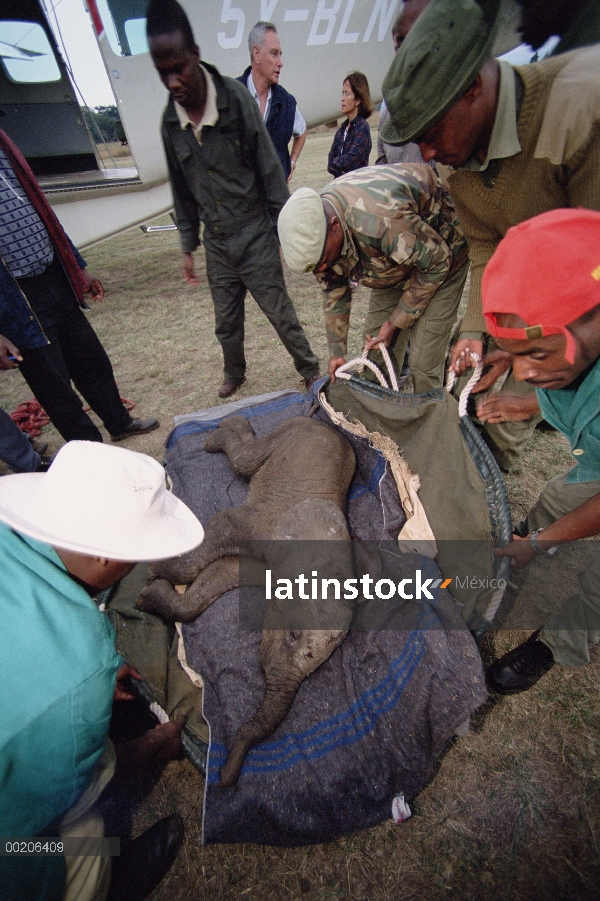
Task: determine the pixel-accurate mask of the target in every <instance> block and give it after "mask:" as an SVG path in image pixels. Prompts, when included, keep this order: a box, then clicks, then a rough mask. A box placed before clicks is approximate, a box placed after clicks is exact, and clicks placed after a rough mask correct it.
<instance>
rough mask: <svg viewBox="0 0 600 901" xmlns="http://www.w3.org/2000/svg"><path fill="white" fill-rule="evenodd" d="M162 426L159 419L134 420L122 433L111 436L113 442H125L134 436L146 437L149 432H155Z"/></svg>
mask: <svg viewBox="0 0 600 901" xmlns="http://www.w3.org/2000/svg"><path fill="white" fill-rule="evenodd" d="M159 425H160V422H159V421H158V419H154V417H153V416H151V417H150V418H149V419H132V420H131V422H130V423H129V425H128V426H127V428H126V429H124V430H123V431H122V432H120V433H119V434H118V435H111V436H110V440H111V441H124V440H125V439H126V438H131V436H132V435H146V434H147V433H148V432H153V431H154V429H157V428H158V427H159Z"/></svg>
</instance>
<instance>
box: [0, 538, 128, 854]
mask: <svg viewBox="0 0 600 901" xmlns="http://www.w3.org/2000/svg"><path fill="white" fill-rule="evenodd" d="M0 561H1V562H0V565H1V568H2V630H1V631H0V659H1V660H2V680H1V683H0V832H1V833H2V835H13V836H15V837H18V836H28V835H39V834H40V832H41V831H42V830H43V829H45V828H47V827H48V826H49V825H50V824H51V823H52V822H54V820H56V819H57V817H59V816H62V815H63V814H64V813H65V812H66V811H67V810H69V809H70V808H71V807H72V806H73V805H74V804H75V803H76V801H78V800H79V798H80V797H81V795H82V794H83V792H84V791H85V789H86V788H87V786H88V785H89V783H90V781H91V779H92V776H93V773H94V770H95V767H96V764H97V762H98V760H99V759H100V756H101V755H102V752H103V750H104V746H105V744H106V736H107V733H108V726H109V723H110V717H111V713H112V701H113V693H114V687H115V680H116V674H117V670H118V668H119V666H120V665H121V664H122V662H123V659H122V657H121V656H120V655H119V654H118V653H117V651H116V649H115V635H114V630H113V628H112V626H111V624H110V622H109V621H108V619H107V617H105V616H104V615H103V614H102V613H100V612H99V611H98V608H97V607H96V605H95V604H94V602H93V601H92V599H91V598H90V597H89V595H88V594H87V592H86V591H85V590H84V589H83V588H82V587H81V586H80V585H78V584H77V582H75V581H74V580H73V579H72V578H71V576H70V575H69V573H68V572H67V570H66V568H65V565H64V563H63V562H62V560H61V559H60V557H59V556H58V554H57V553H56V551H55V550H54V549H53V548H52V547H50V546H49V545H47V544H44V543H42V542H40V541H36V540H35V539H33V538H29V537H27V536H25V535H22V534H19V533H18V532H15V531H13V530H12V529H10V528H9V527H8V526H7V525H5V524H4V523H0Z"/></svg>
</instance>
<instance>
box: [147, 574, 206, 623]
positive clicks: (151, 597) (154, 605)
mask: <svg viewBox="0 0 600 901" xmlns="http://www.w3.org/2000/svg"><path fill="white" fill-rule="evenodd" d="M186 596H187V592H185V593H184V594H179V592H177V591H175V589H174V588H173V586H172V585H171V583H170V582H167V580H166V579H156V581H154V582H151V583H150V585H147V586H146V588H144V589H143V591H142V592H141V593H140V596H139V597H138V599H137V600H136V602H135V606H136V607H137V608H138V610H143V611H144V612H145V613H154V614H156V615H157V616H160V617H162V619H164V620H165V621H166V622H168V623H174V622H184V623H186V622H189V621H190V620H192V619H196V616H197V615H198V614H197V612H196V610H195V605H194V606H193V607H191V608H190V598H188V597H186Z"/></svg>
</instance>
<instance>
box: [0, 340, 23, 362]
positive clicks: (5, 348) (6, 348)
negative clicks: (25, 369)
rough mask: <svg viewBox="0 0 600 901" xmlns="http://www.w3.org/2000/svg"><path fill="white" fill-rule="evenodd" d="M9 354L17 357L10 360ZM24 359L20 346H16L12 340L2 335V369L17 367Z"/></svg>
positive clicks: (0, 343) (0, 351) (0, 353)
mask: <svg viewBox="0 0 600 901" xmlns="http://www.w3.org/2000/svg"><path fill="white" fill-rule="evenodd" d="M9 354H10V355H11V356H12V357H14V358H15V359H14V360H9V358H8V355H9ZM22 360H23V357H22V356H21V353H20V351H19V349H18V347H15V345H14V344H13V343H12V341H9V340H8V338H5V337H4V335H0V369H16V368H17V365H18V363H21V362H22Z"/></svg>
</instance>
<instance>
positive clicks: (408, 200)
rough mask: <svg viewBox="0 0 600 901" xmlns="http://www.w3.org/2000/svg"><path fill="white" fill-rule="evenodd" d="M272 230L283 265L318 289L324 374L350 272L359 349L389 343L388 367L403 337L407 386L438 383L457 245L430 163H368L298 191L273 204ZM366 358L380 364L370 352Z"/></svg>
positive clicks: (339, 359)
mask: <svg viewBox="0 0 600 901" xmlns="http://www.w3.org/2000/svg"><path fill="white" fill-rule="evenodd" d="M279 237H280V241H281V246H282V250H283V253H284V256H285V259H286V262H287V264H288V266H290V268H291V269H293V270H294V271H295V272H311V271H314V273H315V275H316V277H317V279H318V280H319V282H320V283H321V286H322V287H323V290H324V310H325V325H326V330H327V342H328V346H329V355H330V359H329V366H328V371H329V374H330V376H332V378H333V377H334V375H335V371H336V369H338V367H339V366H341V365H342V364H343V363H344V362H345V359H346V354H347V340H348V328H349V324H350V306H351V302H352V293H351V290H350V280H351V279H352V280H355V281H359V282H360V283H361V284H362V285H365V286H366V287H368V288H371V289H372V291H371V299H370V304H369V311H368V314H367V318H366V321H365V327H364V337H365V341H366V343H367V347H368V349H369V351H371V349H372V348H373V347H375V346H377V345H379V344H384V345H385V346H386V347H389V348H390V350H391V352H392V360H393V362H394V366H395V368H396V371H397V372H398V371H400V369H401V368H402V362H403V359H404V353H405V350H406V346H407V344H408V340H409V337H410V352H409V363H410V368H411V371H412V376H413V382H414V389H415V392H417V393H423V392H425V391H431V390H433V389H434V388H439V387H440V386H441V385H442V384H443V374H444V359H445V355H446V350H447V347H448V342H449V339H450V333H451V331H452V327H453V325H454V322H455V319H456V311H457V308H458V304H459V301H460V297H461V294H462V289H463V286H464V283H465V279H466V276H467V267H468V261H467V243H466V241H465V238H464V236H463V234H462V232H461V230H460V226H459V223H458V220H457V218H456V213H455V211H454V206H453V204H452V200H451V198H450V195H449V194H448V192H447V190H446V189H445V187H444V186H443V184H442V182H441V181H440V179H439V178H438V176H437V175H436V174H435V172H433V170H432V169H431V168H430V167H428V166H425V165H418V164H410V163H406V164H404V165H397V166H372V167H367V168H364V169H359V170H357V171H355V172H349V173H347V174H346V175H342V176H341V177H340V178H336V179H335V181H333V182H331V184H329V185H327V186H326V187H325V188H323V189H322V190H321V192H320V194H317V193H316V191H313V190H312V189H311V188H301V189H300V190H298V191H296V192H295V193H294V194H293V195H292V197H291V198H290V200H288V202H287V203H286V205H285V206H284V208H283V210H282V211H281V214H280V217H279ZM371 336H374V337H371ZM370 356H371V357H372V359H373V360H374V362H376V363H377V364H378V365H381V363H382V360H381V353H380V352H378V351H377V352H375V353H371V354H370Z"/></svg>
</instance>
